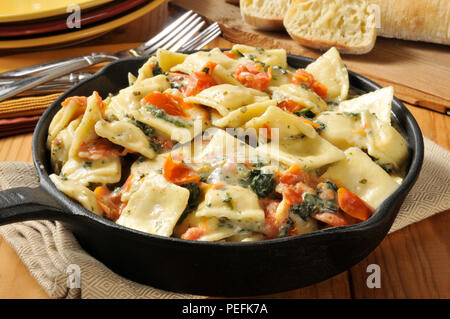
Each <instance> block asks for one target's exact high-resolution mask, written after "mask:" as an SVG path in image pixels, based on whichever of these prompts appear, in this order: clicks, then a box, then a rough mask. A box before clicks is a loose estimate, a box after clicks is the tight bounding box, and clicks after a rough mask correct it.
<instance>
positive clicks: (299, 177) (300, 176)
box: [280, 164, 319, 187]
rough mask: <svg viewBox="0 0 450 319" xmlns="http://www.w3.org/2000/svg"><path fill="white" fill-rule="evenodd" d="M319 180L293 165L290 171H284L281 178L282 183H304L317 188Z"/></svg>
mask: <svg viewBox="0 0 450 319" xmlns="http://www.w3.org/2000/svg"><path fill="white" fill-rule="evenodd" d="M318 181H319V180H318V178H317V177H315V176H314V175H312V174H310V173H308V172H305V171H303V170H302V169H301V168H300V167H299V166H297V165H295V164H294V165H292V166H291V167H290V168H289V169H288V170H286V171H284V172H283V173H282V174H281V176H280V183H284V184H289V185H295V184H297V183H298V182H302V183H304V184H306V185H308V186H310V187H315V185H317V183H318Z"/></svg>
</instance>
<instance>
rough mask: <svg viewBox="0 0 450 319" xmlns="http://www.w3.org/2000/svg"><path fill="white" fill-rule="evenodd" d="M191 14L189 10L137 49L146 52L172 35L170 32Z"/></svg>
mask: <svg viewBox="0 0 450 319" xmlns="http://www.w3.org/2000/svg"><path fill="white" fill-rule="evenodd" d="M193 13H194V12H193V11H192V10H189V11H188V12H186V13H185V14H183V15H182V16H181V17H179V18H178V19H176V20H175V21H174V22H172V23H171V24H170V25H169V26H167V27H166V28H164V30H163V31H161V32H160V33H158V34H157V35H156V36H155V37H154V38H152V39H150V40H149V41H147V42H145V43H144V44H142V45H140V46H139V48H140V49H142V50H146V49H148V48H149V47H151V46H154V45H155V44H156V43H158V42H159V41H160V40H162V39H164V38H165V37H166V36H167V35H169V34H170V33H172V31H173V30H175V28H177V27H178V26H179V25H180V24H181V23H183V22H184V21H186V20H187V19H188V18H189V17H190V16H191V15H192V14H193ZM194 14H195V13H194Z"/></svg>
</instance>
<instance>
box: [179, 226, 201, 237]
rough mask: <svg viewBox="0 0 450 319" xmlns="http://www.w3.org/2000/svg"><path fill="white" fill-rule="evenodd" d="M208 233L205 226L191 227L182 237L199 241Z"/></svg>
mask: <svg viewBox="0 0 450 319" xmlns="http://www.w3.org/2000/svg"><path fill="white" fill-rule="evenodd" d="M205 233H206V229H205V227H203V226H197V227H190V228H188V230H186V232H184V233H183V234H182V235H181V238H182V239H187V240H197V239H199V238H200V237H202V236H203V235H204V234H205Z"/></svg>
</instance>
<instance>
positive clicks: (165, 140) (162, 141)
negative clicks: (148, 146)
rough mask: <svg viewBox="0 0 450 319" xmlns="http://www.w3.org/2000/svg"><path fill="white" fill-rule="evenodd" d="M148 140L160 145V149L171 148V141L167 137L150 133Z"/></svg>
mask: <svg viewBox="0 0 450 319" xmlns="http://www.w3.org/2000/svg"><path fill="white" fill-rule="evenodd" d="M150 140H151V141H152V142H155V143H157V144H158V145H161V150H162V151H164V152H167V151H170V150H171V149H172V148H173V142H172V141H171V140H170V139H169V138H164V137H161V136H156V135H152V136H150Z"/></svg>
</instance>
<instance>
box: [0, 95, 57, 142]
mask: <svg viewBox="0 0 450 319" xmlns="http://www.w3.org/2000/svg"><path fill="white" fill-rule="evenodd" d="M60 95H61V93H54V94H49V95H42V96H33V97H24V98H16V99H11V100H6V101H3V102H0V137H5V136H10V135H18V134H24V133H29V132H32V131H33V130H34V127H35V126H36V123H37V121H38V120H39V117H40V115H41V114H42V113H44V111H45V110H46V109H47V107H49V106H50V104H52V102H53V101H54V100H55V99H56V98H58V96H60Z"/></svg>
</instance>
